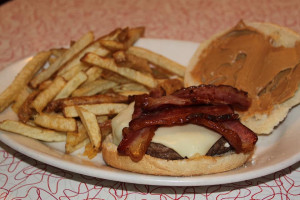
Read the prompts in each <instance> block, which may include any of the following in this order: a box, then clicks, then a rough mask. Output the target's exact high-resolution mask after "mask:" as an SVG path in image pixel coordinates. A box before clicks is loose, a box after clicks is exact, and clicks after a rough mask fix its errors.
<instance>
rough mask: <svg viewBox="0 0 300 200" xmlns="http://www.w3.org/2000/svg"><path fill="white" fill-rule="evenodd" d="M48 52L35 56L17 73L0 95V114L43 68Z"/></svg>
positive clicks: (48, 55)
mask: <svg viewBox="0 0 300 200" xmlns="http://www.w3.org/2000/svg"><path fill="white" fill-rule="evenodd" d="M50 55H51V53H50V52H49V51H46V52H44V51H43V52H40V53H38V54H37V55H35V56H34V57H33V58H32V59H31V60H30V61H29V62H28V63H27V64H26V65H25V67H24V68H23V69H22V70H21V72H19V74H18V75H17V76H16V77H15V79H14V81H13V82H12V83H11V84H10V86H8V88H6V90H4V91H3V92H2V93H1V94H0V112H2V111H3V110H4V109H5V108H7V107H8V106H9V105H10V104H11V103H12V102H13V101H15V99H16V98H17V95H18V94H19V93H20V92H21V90H22V89H23V88H24V87H25V85H27V83H28V82H29V81H30V80H31V78H32V77H33V76H34V75H35V73H36V72H37V71H38V70H40V69H41V67H43V66H44V64H45V63H46V62H47V60H48V59H49V57H50Z"/></svg>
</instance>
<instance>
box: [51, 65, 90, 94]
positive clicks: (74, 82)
mask: <svg viewBox="0 0 300 200" xmlns="http://www.w3.org/2000/svg"><path fill="white" fill-rule="evenodd" d="M86 79H87V75H86V73H84V72H81V71H80V72H78V73H77V74H76V76H74V77H73V78H72V79H71V80H69V81H68V82H67V84H66V85H65V86H64V88H63V89H62V90H61V91H60V92H59V93H58V94H57V95H56V97H55V98H54V100H56V99H62V98H66V97H68V96H70V95H71V94H72V92H73V91H74V90H76V89H77V88H78V87H79V86H80V85H81V84H82V83H83V82H84V81H85V80H86Z"/></svg>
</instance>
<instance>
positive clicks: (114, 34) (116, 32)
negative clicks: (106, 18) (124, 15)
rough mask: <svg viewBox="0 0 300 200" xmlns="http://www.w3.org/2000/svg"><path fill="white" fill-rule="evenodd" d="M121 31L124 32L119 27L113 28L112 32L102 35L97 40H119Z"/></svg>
mask: <svg viewBox="0 0 300 200" xmlns="http://www.w3.org/2000/svg"><path fill="white" fill-rule="evenodd" d="M121 32H122V29H121V28H117V29H115V30H113V31H112V32H110V33H109V34H107V35H104V36H102V37H100V38H99V39H98V40H97V41H99V40H117V39H118V37H119V35H120V34H121Z"/></svg>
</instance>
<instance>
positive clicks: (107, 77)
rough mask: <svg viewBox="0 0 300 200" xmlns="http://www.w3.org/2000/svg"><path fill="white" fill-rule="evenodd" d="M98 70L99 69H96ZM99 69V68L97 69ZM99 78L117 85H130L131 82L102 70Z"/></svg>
mask: <svg viewBox="0 0 300 200" xmlns="http://www.w3.org/2000/svg"><path fill="white" fill-rule="evenodd" d="M98 68H99V67H98ZM99 69H101V68H99ZM101 77H102V78H103V79H105V80H109V81H113V82H116V83H119V84H124V83H132V80H130V79H128V78H125V77H124V76H121V75H120V74H117V73H115V72H112V71H109V70H106V69H103V71H102V73H101Z"/></svg>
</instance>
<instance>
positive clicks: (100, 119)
mask: <svg viewBox="0 0 300 200" xmlns="http://www.w3.org/2000/svg"><path fill="white" fill-rule="evenodd" d="M96 118H97V122H98V124H100V123H103V122H105V121H107V120H108V116H107V115H98V116H96Z"/></svg>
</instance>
